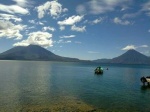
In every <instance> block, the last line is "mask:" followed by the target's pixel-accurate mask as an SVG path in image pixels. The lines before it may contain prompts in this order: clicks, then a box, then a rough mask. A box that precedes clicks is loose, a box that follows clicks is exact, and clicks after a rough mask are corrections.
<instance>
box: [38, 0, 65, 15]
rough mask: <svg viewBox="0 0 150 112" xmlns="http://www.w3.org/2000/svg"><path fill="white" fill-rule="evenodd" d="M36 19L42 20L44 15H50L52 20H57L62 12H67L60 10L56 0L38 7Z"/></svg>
mask: <svg viewBox="0 0 150 112" xmlns="http://www.w3.org/2000/svg"><path fill="white" fill-rule="evenodd" d="M36 9H37V12H38V17H39V18H43V17H44V15H45V14H50V15H51V16H52V17H53V18H58V17H59V16H60V14H61V13H62V12H66V11H68V9H67V8H64V9H63V8H62V5H61V4H60V3H58V2H57V1H56V0H53V1H47V2H46V3H45V4H43V5H40V6H38V7H37V8H36Z"/></svg>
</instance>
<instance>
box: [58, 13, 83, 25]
mask: <svg viewBox="0 0 150 112" xmlns="http://www.w3.org/2000/svg"><path fill="white" fill-rule="evenodd" d="M83 17H84V16H79V15H77V16H75V15H73V16H71V17H69V18H67V19H65V20H64V21H58V22H57V23H58V24H59V25H61V26H63V25H74V24H75V23H78V22H80V21H81V20H82V19H83Z"/></svg>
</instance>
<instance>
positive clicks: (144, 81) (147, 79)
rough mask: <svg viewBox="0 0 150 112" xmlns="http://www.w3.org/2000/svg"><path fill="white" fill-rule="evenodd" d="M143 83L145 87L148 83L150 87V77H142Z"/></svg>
mask: <svg viewBox="0 0 150 112" xmlns="http://www.w3.org/2000/svg"><path fill="white" fill-rule="evenodd" d="M141 82H142V83H143V85H145V83H146V82H147V84H148V85H150V76H147V77H144V76H143V77H141Z"/></svg>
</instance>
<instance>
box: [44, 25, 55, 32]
mask: <svg viewBox="0 0 150 112" xmlns="http://www.w3.org/2000/svg"><path fill="white" fill-rule="evenodd" d="M42 30H43V31H47V30H50V31H53V32H54V31H55V28H53V27H50V26H49V27H43V28H42Z"/></svg>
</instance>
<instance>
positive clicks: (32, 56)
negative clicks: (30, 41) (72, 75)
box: [0, 45, 80, 61]
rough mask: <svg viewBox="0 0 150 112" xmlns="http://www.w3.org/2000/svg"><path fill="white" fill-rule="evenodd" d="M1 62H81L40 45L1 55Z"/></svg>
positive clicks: (21, 47)
mask: <svg viewBox="0 0 150 112" xmlns="http://www.w3.org/2000/svg"><path fill="white" fill-rule="evenodd" d="M0 60H39V61H40V60H45V61H46V60H48V61H80V60H79V59H76V58H67V57H61V56H58V55H55V54H54V53H52V52H50V51H48V50H46V49H44V48H43V47H40V46H38V45H29V46H26V47H23V46H17V47H14V48H12V49H10V50H8V51H5V52H3V53H1V54H0Z"/></svg>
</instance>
